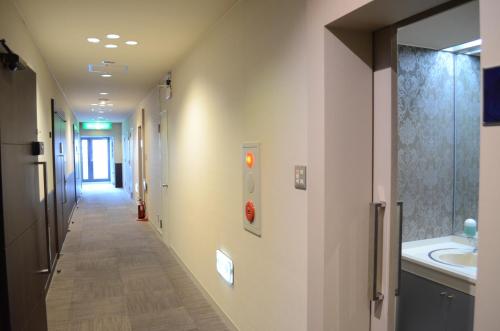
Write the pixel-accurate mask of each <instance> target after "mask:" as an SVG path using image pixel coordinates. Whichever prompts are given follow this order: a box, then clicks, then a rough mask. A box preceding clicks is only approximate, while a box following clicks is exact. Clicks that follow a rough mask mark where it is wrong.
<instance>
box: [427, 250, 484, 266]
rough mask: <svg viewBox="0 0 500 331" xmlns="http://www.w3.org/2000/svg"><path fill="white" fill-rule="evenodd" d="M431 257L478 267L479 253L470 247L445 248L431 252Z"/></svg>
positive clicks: (435, 259) (456, 264)
mask: <svg viewBox="0 0 500 331" xmlns="http://www.w3.org/2000/svg"><path fill="white" fill-rule="evenodd" d="M429 257H430V258H431V259H433V260H434V261H436V262H440V263H444V264H450V265H454V266H458V267H475V268H476V267H477V253H474V252H473V251H472V250H470V249H462V248H443V249H436V250H434V251H431V252H430V253H429Z"/></svg>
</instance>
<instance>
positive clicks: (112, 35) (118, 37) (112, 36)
mask: <svg viewBox="0 0 500 331" xmlns="http://www.w3.org/2000/svg"><path fill="white" fill-rule="evenodd" d="M106 38H108V39H120V36H119V35H117V34H114V33H110V34H107V35H106Z"/></svg>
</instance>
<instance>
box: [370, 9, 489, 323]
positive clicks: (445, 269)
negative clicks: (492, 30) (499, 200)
mask: <svg viewBox="0 0 500 331" xmlns="http://www.w3.org/2000/svg"><path fill="white" fill-rule="evenodd" d="M480 54H481V40H480V33H479V2H478V1H465V2H464V1H456V2H453V3H451V2H450V4H449V5H447V6H444V7H443V6H441V7H439V8H436V9H433V10H428V11H427V12H425V13H423V14H419V15H417V16H414V17H410V18H407V19H405V20H403V21H400V22H399V23H396V24H394V25H392V26H389V27H387V28H385V29H382V30H379V31H377V32H375V34H374V79H373V81H374V126H373V130H374V134H373V137H374V142H373V145H374V148H373V169H374V170H373V201H374V203H373V204H372V209H371V210H372V212H371V221H370V225H371V229H370V239H371V240H370V248H371V250H370V269H369V270H370V272H371V274H370V276H369V277H370V298H371V300H372V305H371V311H372V329H374V330H387V329H396V330H398V331H420V330H426V331H440V330H453V331H471V330H473V320H474V295H475V279H476V275H477V264H476V263H477V254H478V252H477V250H476V244H477V240H478V236H477V227H478V226H477V224H478V217H477V215H478V213H477V209H478V208H477V206H478V200H479V199H478V185H479V184H478V183H479V129H480V125H481V122H480V108H481V107H480V93H481V92H480V91H481V74H480Z"/></svg>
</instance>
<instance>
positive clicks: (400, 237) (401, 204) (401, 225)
mask: <svg viewBox="0 0 500 331" xmlns="http://www.w3.org/2000/svg"><path fill="white" fill-rule="evenodd" d="M397 206H398V208H399V251H398V279H397V282H398V283H397V284H396V293H395V294H396V296H399V293H400V291H399V288H400V287H401V255H402V253H403V251H402V250H403V215H404V214H403V201H398V203H397Z"/></svg>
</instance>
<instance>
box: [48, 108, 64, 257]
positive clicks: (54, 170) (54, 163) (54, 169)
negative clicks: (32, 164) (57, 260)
mask: <svg viewBox="0 0 500 331" xmlns="http://www.w3.org/2000/svg"><path fill="white" fill-rule="evenodd" d="M50 104H51V110H52V111H51V114H52V132H51V136H52V137H51V138H52V176H53V185H54V219H55V222H54V225H55V237H56V253H57V255H59V254H60V252H61V249H62V245H63V243H64V238H63V240H62V242H61V241H60V240H59V239H60V238H59V223H61V224H62V226H63V232H64V208H63V205H64V199H63V205H61V206H58V203H57V197H58V195H59V194H61V192H59V190H58V189H57V185H58V183H57V158H58V157H59V156H60V155H58V154H62V155H63V157H64V155H65V153H64V146H59V148H60V153H57V151H56V149H57V146H56V135H55V131H56V130H55V129H56V128H55V120H56V116H57V117H59V119H61V120H62V121H63V122H66V115H65V113H64V112H62V111H58V110H57V109H56V101H55V99H51V100H50ZM63 163H64V165H63V168H65V164H66V161H64V162H63ZM63 171H64V172H66V169H64V170H63ZM65 176H66V175H65V174H63V177H65ZM65 181H66V179H65V178H63V186H64V187H66V183H65ZM59 209H62V210H61V213H62V217H63V219H60V218H59V216H58V213H59Z"/></svg>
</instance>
